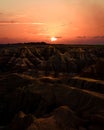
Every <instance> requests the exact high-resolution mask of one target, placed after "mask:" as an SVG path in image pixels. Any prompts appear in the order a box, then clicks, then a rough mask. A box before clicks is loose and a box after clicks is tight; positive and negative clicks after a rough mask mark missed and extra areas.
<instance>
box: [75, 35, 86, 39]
mask: <svg viewBox="0 0 104 130" xmlns="http://www.w3.org/2000/svg"><path fill="white" fill-rule="evenodd" d="M77 38H79V39H85V38H87V37H86V36H77Z"/></svg>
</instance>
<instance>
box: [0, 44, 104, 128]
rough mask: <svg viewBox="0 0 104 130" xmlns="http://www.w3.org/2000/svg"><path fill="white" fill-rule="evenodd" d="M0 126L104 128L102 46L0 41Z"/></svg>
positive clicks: (103, 64)
mask: <svg viewBox="0 0 104 130" xmlns="http://www.w3.org/2000/svg"><path fill="white" fill-rule="evenodd" d="M0 130H104V46H103V45H50V44H45V43H44V44H43V43H38V44H35V43H34V44H33V43H30V44H14V45H9V44H8V45H0Z"/></svg>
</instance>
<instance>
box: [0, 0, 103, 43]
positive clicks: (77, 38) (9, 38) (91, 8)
mask: <svg viewBox="0 0 104 130" xmlns="http://www.w3.org/2000/svg"><path fill="white" fill-rule="evenodd" d="M52 37H55V38H57V40H56V41H53V43H104V0H0V43H7V42H8V43H15V42H41V41H45V42H51V43H52V41H50V39H51V38H52Z"/></svg>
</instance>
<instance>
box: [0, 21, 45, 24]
mask: <svg viewBox="0 0 104 130" xmlns="http://www.w3.org/2000/svg"><path fill="white" fill-rule="evenodd" d="M0 24H33V25H44V24H45V23H43V22H18V21H13V20H10V21H0Z"/></svg>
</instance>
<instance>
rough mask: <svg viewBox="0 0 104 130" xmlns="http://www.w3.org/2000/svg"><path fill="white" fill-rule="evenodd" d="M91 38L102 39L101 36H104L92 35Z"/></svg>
mask: <svg viewBox="0 0 104 130" xmlns="http://www.w3.org/2000/svg"><path fill="white" fill-rule="evenodd" d="M92 38H95V39H102V38H104V36H94V37H92Z"/></svg>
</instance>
